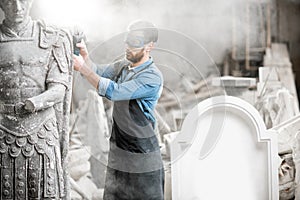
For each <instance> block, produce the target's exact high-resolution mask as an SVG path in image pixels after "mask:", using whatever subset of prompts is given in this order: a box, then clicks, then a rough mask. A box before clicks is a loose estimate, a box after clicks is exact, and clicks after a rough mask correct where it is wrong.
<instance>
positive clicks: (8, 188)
mask: <svg viewBox="0 0 300 200" xmlns="http://www.w3.org/2000/svg"><path fill="white" fill-rule="evenodd" d="M32 1H33V0H1V1H0V6H1V9H2V11H3V12H4V15H5V19H4V21H3V23H2V24H1V26H0V194H1V197H0V199H22V200H25V199H68V192H67V191H68V190H67V189H66V187H67V185H68V184H66V183H67V181H66V180H67V179H66V173H65V169H66V165H65V158H66V153H67V144H68V126H67V125H68V109H69V105H70V103H69V102H70V93H71V92H70V90H71V84H70V83H71V77H72V74H71V73H72V64H71V56H72V46H71V41H70V40H69V38H70V37H69V36H68V34H67V33H66V32H64V31H62V30H61V29H58V28H55V27H50V26H46V25H45V24H43V23H41V22H38V21H34V20H32V19H31V18H30V16H29V10H30V7H31V4H32Z"/></svg>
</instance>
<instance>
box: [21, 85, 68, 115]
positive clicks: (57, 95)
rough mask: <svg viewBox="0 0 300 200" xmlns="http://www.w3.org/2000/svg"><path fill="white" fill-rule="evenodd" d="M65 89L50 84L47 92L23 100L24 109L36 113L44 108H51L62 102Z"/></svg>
mask: <svg viewBox="0 0 300 200" xmlns="http://www.w3.org/2000/svg"><path fill="white" fill-rule="evenodd" d="M65 90H66V87H65V86H64V85H62V84H60V83H51V84H49V85H48V90H46V91H45V92H43V93H42V94H40V95H37V96H34V97H31V98H29V99H27V100H25V109H26V110H28V111H30V112H36V111H39V110H42V109H45V108H49V107H52V106H53V105H54V104H56V103H59V102H61V101H63V99H64V95H65Z"/></svg>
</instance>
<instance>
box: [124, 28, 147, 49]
mask: <svg viewBox="0 0 300 200" xmlns="http://www.w3.org/2000/svg"><path fill="white" fill-rule="evenodd" d="M125 43H126V44H127V45H128V46H129V47H131V48H143V47H144V46H145V44H147V43H148V42H147V41H145V38H144V37H143V36H141V35H138V34H136V33H133V32H129V33H127V34H126V36H125Z"/></svg>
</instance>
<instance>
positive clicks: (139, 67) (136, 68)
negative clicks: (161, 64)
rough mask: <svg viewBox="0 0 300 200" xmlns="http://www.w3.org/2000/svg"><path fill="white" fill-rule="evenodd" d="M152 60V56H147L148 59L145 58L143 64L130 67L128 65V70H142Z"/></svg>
mask: <svg viewBox="0 0 300 200" xmlns="http://www.w3.org/2000/svg"><path fill="white" fill-rule="evenodd" d="M152 62H153V58H152V57H149V60H147V61H146V62H144V63H143V64H141V65H139V66H136V67H133V68H131V67H130V65H129V66H128V70H132V71H133V72H135V73H136V72H138V71H140V70H143V69H144V68H146V67H148V65H150V64H151V63H152Z"/></svg>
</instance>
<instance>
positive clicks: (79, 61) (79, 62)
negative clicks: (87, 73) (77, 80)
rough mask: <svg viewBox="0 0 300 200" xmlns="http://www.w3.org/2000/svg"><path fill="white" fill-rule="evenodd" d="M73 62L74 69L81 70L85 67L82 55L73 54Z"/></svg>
mask: <svg viewBox="0 0 300 200" xmlns="http://www.w3.org/2000/svg"><path fill="white" fill-rule="evenodd" d="M73 63H74V70H76V71H79V72H80V70H81V69H82V68H84V65H85V61H84V59H83V57H82V56H81V55H79V56H76V55H75V54H73Z"/></svg>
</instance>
